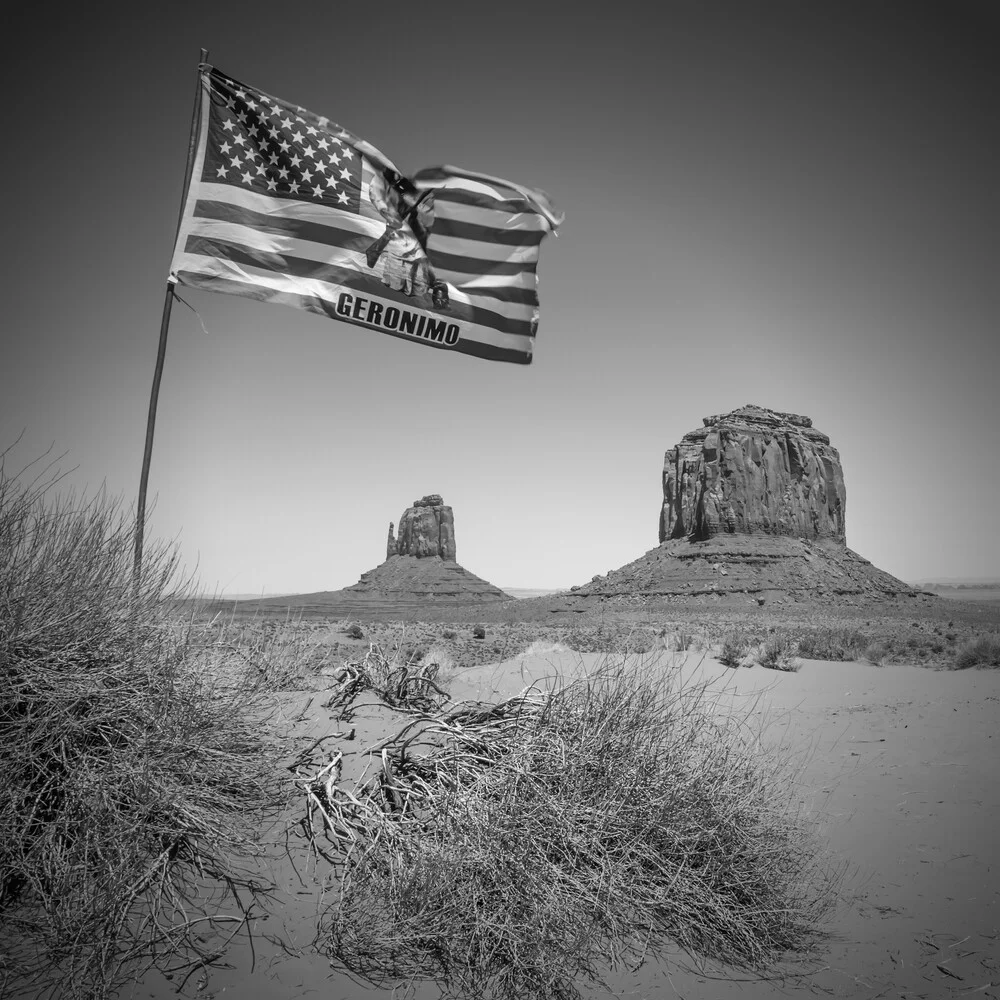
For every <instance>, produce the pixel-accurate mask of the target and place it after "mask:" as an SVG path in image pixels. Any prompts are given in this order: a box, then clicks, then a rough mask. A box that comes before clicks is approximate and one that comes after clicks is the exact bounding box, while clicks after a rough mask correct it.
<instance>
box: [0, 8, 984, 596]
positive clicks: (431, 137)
mask: <svg viewBox="0 0 1000 1000" xmlns="http://www.w3.org/2000/svg"><path fill="white" fill-rule="evenodd" d="M569 10H572V13H565V12H563V11H569ZM651 11H656V13H655V15H653V14H651V13H650V12H651ZM998 27H1000V7H997V6H996V5H994V4H992V3H990V2H982V3H973V2H941V3H937V4H918V3H912V2H906V3H890V2H880V3H867V2H866V3H862V2H846V3H845V2H843V0H840V2H835V3H834V2H831V3H821V2H816V3H808V4H803V3H799V2H789V3H785V2H777V0H775V2H772V0H762V2H760V3H756V4H748V3H744V2H742V0H732V2H713V0H700V2H692V3H677V2H670V0H665V2H663V3H661V4H659V5H657V6H655V7H654V6H652V5H645V4H642V5H639V4H631V3H627V2H626V3H618V4H613V5H609V4H602V5H589V4H585V3H580V4H575V5H573V6H572V8H571V7H570V5H564V4H559V5H555V4H551V5H550V4H546V3H541V2H536V3H533V4H521V3H504V4H495V3H494V4H476V3H452V2H450V0H447V2H440V3H435V4H433V5H426V4H407V5H403V4H398V5H396V4H393V3H390V2H383V3H378V4H368V5H362V4H326V5H310V4H305V5H296V6H282V5H274V4H271V3H267V4H265V3H261V2H259V0H246V2H242V3H238V4H237V3H229V2H225V0H217V2H215V3H212V4H204V3H198V4H186V3H176V4H172V5H171V6H170V13H169V16H163V15H161V14H157V15H156V16H152V15H151V13H148V12H147V10H146V8H145V7H144V6H143V5H141V4H128V5H116V4H115V3H108V4H99V5H90V6H89V7H86V6H84V7H80V8H77V9H73V10H70V11H69V12H65V11H61V12H60V13H59V16H58V17H54V16H52V12H51V10H49V9H48V8H45V7H44V6H42V5H30V6H26V8H25V9H23V10H22V11H21V12H20V13H17V14H15V15H13V17H12V19H9V20H8V31H7V36H6V42H5V44H4V48H5V52H4V58H3V61H2V70H0V72H2V73H3V77H4V92H5V95H6V102H5V103H6V107H7V127H6V129H5V143H4V145H5V161H6V165H7V176H8V181H7V191H8V197H7V203H6V205H5V226H4V233H5V239H4V249H3V257H4V261H3V265H4V266H3V272H2V273H3V290H4V296H3V298H4V303H3V320H4V321H3V323H2V326H0V338H2V344H0V346H2V352H0V447H4V446H6V445H8V444H11V443H12V442H14V441H15V440H17V439H18V436H19V435H20V436H21V438H20V441H19V443H18V444H17V445H16V447H15V448H14V449H13V450H12V452H11V454H10V455H9V456H8V459H7V464H8V469H11V468H13V467H15V466H16V465H18V463H21V464H23V463H24V462H25V461H30V460H31V459H32V458H35V457H37V456H38V455H40V454H42V453H43V452H45V451H46V450H47V449H49V448H51V449H52V454H54V455H59V456H62V457H61V458H60V467H61V468H63V469H64V470H66V472H67V476H66V479H65V480H64V487H73V488H76V489H78V490H83V491H87V492H89V493H93V492H94V491H96V490H98V489H100V488H102V487H103V488H104V489H106V490H107V491H108V492H109V493H110V494H112V495H113V496H120V497H121V498H122V501H123V503H125V504H126V505H134V503H135V497H136V493H137V489H138V481H139V473H140V466H141V461H142V453H143V444H144V440H145V433H146V414H147V408H148V405H149V391H150V384H151V381H152V377H153V369H154V364H155V358H156V349H157V338H158V331H159V323H160V315H161V310H162V306H163V298H164V288H165V281H166V276H167V272H168V268H169V264H170V256H171V252H172V247H173V240H174V234H175V229H176V225H177V214H178V209H179V205H180V200H181V195H182V186H183V175H184V164H185V158H186V153H187V144H188V135H189V129H190V121H191V108H192V102H193V97H194V89H195V83H196V71H197V63H198V57H199V50H200V48H201V47H204V48H206V49H208V51H209V57H208V59H209V62H211V63H212V64H214V65H215V66H217V67H218V68H219V69H221V70H222V71H223V72H225V73H227V74H229V75H230V76H232V77H235V78H236V79H237V80H241V81H243V82H245V83H247V84H250V85H252V86H254V87H257V88H259V89H261V90H264V91H266V92H269V93H271V94H275V95H278V96H280V97H282V98H284V99H285V100H288V101H292V102H295V103H297V104H300V105H302V106H304V107H307V108H309V109H310V110H311V111H314V112H316V113H317V114H322V115H326V116H328V117H329V118H331V119H333V120H334V121H337V122H339V123H340V124H342V125H343V126H345V127H346V128H348V129H350V130H352V131H353V132H355V133H357V134H358V135H360V136H362V137H363V138H365V139H366V140H368V141H369V142H371V143H373V144H374V145H375V146H377V147H378V148H379V149H381V150H383V151H384V152H385V153H386V154H387V155H388V156H389V157H390V158H391V159H392V160H394V161H395V163H396V164H397V165H398V166H399V167H400V168H401V169H402V170H404V172H412V171H416V170H418V169H420V168H422V167H430V166H435V165H438V164H444V163H450V164H456V165H458V166H461V167H465V168H468V169H470V170H476V171H481V172H484V173H489V174H494V175H498V176H500V177H504V178H507V179H509V180H511V181H515V182H518V183H520V184H525V185H528V186H532V187H538V188H542V189H544V190H545V191H547V192H548V193H549V195H550V196H551V197H552V199H553V201H554V202H555V204H556V205H557V207H558V208H559V209H561V210H562V211H563V212H564V213H565V222H564V224H563V225H562V227H561V228H560V231H559V235H558V238H552V237H550V238H548V239H546V241H545V242H544V244H543V246H542V251H541V261H540V267H539V276H540V281H539V295H540V299H541V314H540V323H539V328H538V336H537V341H536V346H535V352H534V361H533V363H532V364H531V365H530V366H520V365H509V364H501V363H496V362H487V361H483V360H480V359H477V358H472V357H467V356H462V355H456V354H452V353H449V352H447V351H439V350H434V349H431V348H428V347H424V346H420V345H415V344H410V343H406V342H403V341H400V340H398V339H395V338H393V337H389V336H385V335H381V334H378V333H376V332H372V331H368V330H365V329H363V328H361V327H358V326H350V325H346V324H342V323H338V322H333V321H330V320H327V319H324V318H321V317H318V316H315V315H311V314H308V313H305V312H299V311H297V310H294V309H289V308H283V307H280V306H275V305H265V304H258V303H255V302H252V301H250V300H247V299H242V298H237V297H234V296H229V295H220V294H214V293H211V292H208V291H203V290H198V289H182V290H181V294H182V295H183V297H184V298H185V300H186V301H187V302H188V303H189V304H190V306H191V307H193V310H196V311H197V315H196V314H195V312H194V311H192V310H189V309H188V308H186V307H185V306H183V305H181V304H180V303H177V304H175V307H174V310H173V316H172V321H171V325H170V331H169V339H168V344H167V353H166V360H165V367H164V372H163V381H162V386H161V391H160V398H159V406H158V410H157V418H156V431H155V441H154V448H153V455H152V465H151V471H150V480H149V489H150V496H151V500H152V499H153V498H155V501H154V502H153V509H152V513H151V515H150V520H149V526H148V528H147V537H149V536H155V537H158V538H162V539H167V540H170V541H172V542H174V543H175V544H176V545H177V546H178V547H179V550H180V554H181V558H182V561H183V563H184V565H185V566H186V567H187V568H188V569H189V571H191V572H194V573H195V574H196V575H197V578H198V580H199V581H200V586H201V588H202V589H203V590H205V591H207V592H220V593H291V592H311V591H317V590H333V589H338V588H340V587H344V586H349V585H351V584H353V583H355V582H356V581H357V579H358V577H359V576H360V574H361V573H362V572H364V571H366V570H368V569H371V568H373V567H374V566H376V565H377V564H378V563H379V562H381V561H382V559H383V558H384V554H385V538H386V530H387V527H388V524H389V522H390V521H393V522H398V520H399V517H400V514H401V513H402V512H403V510H404V509H405V508H406V507H407V506H409V505H410V504H411V503H412V502H413V500H415V499H416V498H419V497H421V496H422V495H424V494H428V493H440V494H442V496H443V497H444V501H445V503H447V504H449V505H451V506H452V507H453V509H454V512H455V527H456V539H457V546H458V561H459V562H460V563H461V564H462V565H464V566H465V567H466V568H467V569H469V570H471V571H472V572H473V573H475V574H477V575H478V576H481V577H483V578H485V579H487V580H489V581H490V582H492V583H494V584H497V585H499V586H510V587H525V588H527V587H535V588H563V587H569V586H571V585H573V584H578V583H583V582H586V581H587V580H589V579H590V578H591V577H592V576H594V575H595V574H598V573H605V572H607V571H608V570H611V569H614V568H616V567H618V566H621V565H623V564H624V563H627V562H629V561H631V560H633V559H635V558H637V557H638V556H640V555H641V554H642V553H644V552H646V551H647V550H649V549H651V548H653V547H655V545H656V544H657V526H658V517H659V510H660V504H661V500H662V487H661V474H662V467H663V456H664V452H665V451H666V450H667V449H668V448H670V447H672V446H673V445H674V444H676V443H677V442H678V441H679V440H680V438H681V437H682V435H683V434H685V433H686V432H688V431H690V430H693V429H694V428H696V427H699V426H701V422H702V417H704V416H706V415H708V414H715V413H723V412H726V411H728V410H731V409H734V408H736V407H739V406H741V405H743V404H745V403H756V404H758V405H761V406H766V407H770V408H772V409H776V410H784V411H790V412H793V413H801V414H806V415H808V416H810V417H811V418H812V419H813V423H814V426H816V427H817V428H818V429H819V430H821V431H823V432H824V433H825V434H827V435H829V437H830V439H831V441H832V443H833V445H834V446H835V447H836V448H837V449H838V450H839V452H840V455H841V460H842V463H843V469H844V477H845V481H846V487H847V507H846V515H847V543H848V545H849V546H850V547H851V548H852V549H854V550H855V551H856V552H859V553H861V554H862V555H863V556H864V557H866V558H868V559H870V560H871V561H872V562H874V563H875V564H876V565H877V566H879V567H881V568H882V569H885V570H887V571H888V572H890V573H893V574H894V575H896V576H898V577H900V578H902V579H904V580H919V579H936V578H937V579H939V578H945V577H947V578H960V579H961V578H982V577H994V578H1000V523H998V521H997V519H996V516H995V515H996V509H997V498H998V496H1000V444H998V442H1000V392H998V390H997V383H998V381H1000V365H998V361H1000V346H998V334H1000V322H998V321H1000V274H998V269H997V262H998V260H1000V245H998V235H997V234H998V233H1000V189H998V185H997V178H998V177H1000V137H998V128H1000V113H998V112H1000V61H998V60H997V59H996V47H995V42H996V38H997V29H998Z"/></svg>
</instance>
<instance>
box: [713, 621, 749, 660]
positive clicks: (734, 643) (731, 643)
mask: <svg viewBox="0 0 1000 1000" xmlns="http://www.w3.org/2000/svg"><path fill="white" fill-rule="evenodd" d="M750 646H751V640H750V637H749V636H748V635H747V634H746V632H744V631H742V630H740V629H734V630H733V631H731V632H727V633H726V634H725V635H724V636H723V637H722V645H721V646H720V648H719V662H720V663H722V664H724V665H725V666H727V667H738V666H739V665H740V662H741V661H742V660H743V658H744V657H745V656H746V655H747V653H749V652H750Z"/></svg>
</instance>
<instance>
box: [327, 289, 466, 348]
mask: <svg viewBox="0 0 1000 1000" xmlns="http://www.w3.org/2000/svg"><path fill="white" fill-rule="evenodd" d="M337 315H338V316H343V317H344V318H345V319H354V320H357V321H358V322H360V323H366V324H368V325H369V326H374V327H378V328H379V329H380V330H393V331H394V332H397V333H406V334H409V335H410V336H411V337H420V338H421V339H423V340H430V341H433V342H434V343H435V344H446V345H447V346H448V347H451V346H452V345H454V344H457V343H458V338H459V329H458V324H457V323H449V322H448V321H447V320H443V319H433V318H432V317H430V316H421V315H419V314H418V313H411V312H407V310H406V309H397V308H396V307H395V306H383V305H382V303H381V302H373V301H371V300H370V299H366V298H363V297H362V296H360V295H352V294H351V293H350V292H341V293H340V296H339V297H338V298H337Z"/></svg>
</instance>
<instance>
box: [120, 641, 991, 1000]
mask: <svg viewBox="0 0 1000 1000" xmlns="http://www.w3.org/2000/svg"><path fill="white" fill-rule="evenodd" d="M649 655H650V656H655V659H656V666H657V669H663V670H672V671H679V672H680V676H681V677H682V678H683V679H684V682H685V683H690V684H693V683H699V682H707V683H708V684H709V685H710V689H711V691H713V692H714V704H715V710H717V711H720V712H734V713H737V714H738V715H740V716H741V717H746V716H749V717H750V718H751V720H752V722H753V723H754V724H755V727H756V729H757V730H758V731H759V732H760V734H761V739H762V742H763V744H764V746H765V748H768V747H769V748H772V749H774V748H777V749H778V751H779V752H784V753H786V754H787V756H788V759H789V762H790V763H791V765H792V766H793V768H794V769H795V771H796V788H797V790H798V797H799V799H800V801H801V804H802V810H803V815H804V817H805V818H806V819H807V820H808V821H809V823H810V824H813V825H814V827H815V830H816V832H817V834H818V836H819V838H820V841H821V843H822V844H823V845H824V846H825V848H826V849H827V850H828V851H829V854H830V858H831V861H832V863H834V864H842V865H845V866H846V867H847V874H846V877H845V880H844V883H843V887H842V892H843V896H842V900H841V903H840V905H839V906H838V909H837V911H836V914H835V916H834V917H833V919H832V920H831V922H830V924H829V925H828V928H827V929H828V931H829V934H830V936H829V939H828V940H827V942H826V944H825V946H824V948H823V949H822V952H821V953H820V954H819V955H818V960H817V961H816V962H815V963H813V964H812V965H810V966H809V967H808V970H806V969H802V968H792V969H790V970H785V971H786V972H789V971H790V972H791V973H792V977H791V978H784V979H777V980H772V981H753V980H751V979H748V977H747V976H746V975H745V974H739V975H737V976H735V977H733V976H732V974H730V973H728V972H727V970H726V969H724V968H707V969H702V970H700V971H692V970H691V969H690V968H689V969H687V970H685V969H684V968H683V967H682V966H684V965H687V966H690V965H691V962H690V960H689V959H687V958H685V956H681V955H665V956H662V957H661V960H659V961H647V963H646V964H645V965H644V966H643V967H642V968H640V969H638V970H617V971H616V972H615V973H614V974H613V975H612V977H611V981H612V982H613V984H614V985H615V989H616V993H617V994H618V995H621V996H626V997H634V998H637V1000H638V998H646V997H672V996H675V995H676V996H679V997H688V998H708V997H711V998H730V997H732V998H737V997H738V998H741V1000H758V998H759V1000H763V998H777V997H787V996H803V997H804V996H806V995H811V994H813V993H816V994H817V995H828V996H836V997H865V998H871V1000H874V998H876V997H887V998H888V997H893V998H917V997H925V998H934V997H944V996H956V997H958V996H975V997H984V998H990V997H994V998H1000V941H998V933H1000V930H998V929H1000V907H998V898H1000V895H998V892H1000V878H998V874H1000V836H997V826H998V823H1000V783H998V781H997V775H998V773H1000V736H998V735H997V729H998V727H997V722H998V720H1000V672H998V671H990V670H967V671H958V672H957V671H943V670H932V669H928V668H926V667H918V666H906V665H890V666H884V667H876V666H872V665H871V664H867V663H836V662H824V661H814V660H804V661H801V667H800V669H799V670H798V671H797V672H781V671H773V670H767V669H765V668H763V667H760V666H756V667H753V668H750V669H747V668H741V669H732V668H729V667H724V666H722V665H721V664H719V663H718V661H717V660H715V659H713V658H712V657H711V656H709V655H707V654H706V653H704V652H695V651H689V652H687V653H667V652H660V653H658V654H649ZM603 660H604V657H603V656H602V655H601V654H592V653H576V652H572V651H568V650H565V649H563V648H560V647H558V646H551V645H549V646H547V647H546V646H544V645H541V644H539V645H538V646H536V647H535V649H534V650H533V651H531V652H529V653H526V654H523V655H519V656H517V657H515V658H513V659H511V660H508V661H505V662H502V663H494V664H482V665H479V666H475V667H471V668H454V669H452V670H451V671H450V672H449V673H448V675H446V681H447V685H448V687H449V689H450V691H451V693H452V696H453V698H455V699H456V700H460V699H465V698H470V699H481V700H500V699H502V698H505V697H509V696H511V695H513V694H516V693H517V692H518V691H520V690H521V689H522V688H523V687H524V686H525V685H527V684H530V683H550V682H551V678H553V677H555V676H559V677H562V678H563V679H564V680H565V679H569V678H571V677H573V676H577V675H579V674H580V673H581V672H585V671H587V670H591V669H594V668H595V667H597V666H598V665H599V664H600V663H601V662H602V661H603ZM546 678H549V679H550V680H548V681H547V680H546ZM328 696H329V692H324V691H322V690H319V691H315V692H296V693H288V694H286V695H283V696H281V698H280V700H279V705H278V710H279V712H280V714H281V715H283V716H284V717H285V718H287V719H298V720H299V721H298V722H297V724H296V725H297V732H298V734H299V735H300V736H301V737H302V738H303V740H305V739H308V738H310V737H313V738H315V737H316V736H319V735H324V734H327V733H330V732H333V731H338V730H347V729H348V728H351V727H353V728H355V730H356V734H355V739H354V740H353V741H351V742H346V741H343V742H338V741H337V740H331V741H329V742H328V743H327V744H326V746H327V747H329V748H332V747H334V746H337V745H339V746H340V747H341V749H343V750H345V751H357V750H361V749H362V748H363V747H364V746H365V745H368V744H370V743H373V742H375V741H376V740H377V739H379V738H380V737H381V736H382V735H384V734H385V732H386V728H387V726H388V725H390V724H391V721H392V720H391V717H390V716H389V715H388V714H387V712H386V711H385V710H384V709H376V708H372V709H370V710H366V711H364V712H361V713H359V714H358V715H357V716H356V717H355V718H354V719H352V720H351V726H350V727H348V726H345V725H343V724H341V723H337V722H334V721H332V720H331V718H330V713H329V712H328V711H327V710H325V709H324V708H323V704H324V702H325V701H326V700H327V698H328ZM276 874H277V875H278V877H279V879H280V881H281V887H280V891H279V894H278V897H277V898H276V900H275V905H274V907H273V908H272V913H271V915H269V916H268V917H267V918H266V919H258V920H257V921H255V922H254V928H253V929H254V942H253V949H252V952H251V949H250V948H249V947H248V945H247V942H246V941H245V940H237V941H234V942H233V944H232V945H231V947H230V948H229V950H228V952H227V954H226V956H225V960H226V963H227V964H228V965H229V966H230V968H225V969H212V970H210V971H209V972H207V973H200V972H199V973H198V974H197V975H193V976H191V977H190V979H189V980H188V981H187V983H186V984H185V987H184V988H185V991H186V992H190V993H192V994H194V995H201V996H216V997H220V996H223V995H229V996H238V997H245V998H260V1000H265V998H267V1000H292V998H297V997H307V996H322V997H324V998H328V1000H338V998H344V1000H346V998H349V997H357V996H386V997H387V996H389V995H390V993H389V991H388V990H376V989H374V988H366V987H364V986H363V985H361V984H358V983H356V982H353V981H351V979H349V978H348V977H347V976H346V975H344V974H342V973H338V972H335V971H333V970H331V969H330V968H329V967H328V965H327V963H326V962H325V961H324V960H323V959H322V958H321V957H320V956H319V955H318V954H317V953H316V951H315V950H314V949H313V947H312V943H311V942H312V936H313V933H314V926H315V924H314V917H315V910H316V906H317V903H318V897H317V894H316V891H315V884H314V882H313V881H312V880H311V878H310V873H309V872H306V871H303V872H300V873H299V874H300V875H301V876H302V879H301V880H300V878H299V876H298V875H297V874H296V873H295V872H294V871H293V870H292V869H291V867H290V866H289V865H287V864H279V866H278V867H277V869H276ZM269 937H270V938H271V939H272V940H268V939H267V938H269ZM278 939H281V942H282V943H281V944H280V945H279V944H277V943H275V941H277V940H278ZM806 972H808V974H805V973H806ZM182 978H183V977H182V976H177V977H175V980H174V981H171V982H166V981H164V980H162V979H156V980H153V979H147V981H145V982H144V983H143V984H142V985H141V986H138V987H136V988H135V989H134V991H132V992H131V993H130V994H126V995H131V996H134V997H150V998H158V1000H159V998H166V997H167V996H176V995H177V994H176V992H175V991H176V990H177V987H178V985H179V981H180V979H182ZM416 995H417V996H420V997H425V996H426V997H433V996H436V995H437V990H436V988H435V987H433V986H432V985H424V986H423V987H419V988H418V989H417V991H416Z"/></svg>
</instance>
